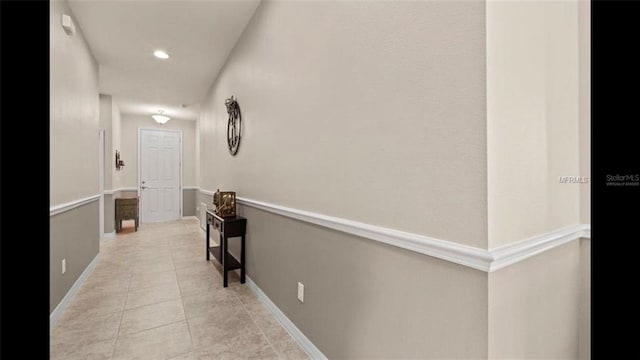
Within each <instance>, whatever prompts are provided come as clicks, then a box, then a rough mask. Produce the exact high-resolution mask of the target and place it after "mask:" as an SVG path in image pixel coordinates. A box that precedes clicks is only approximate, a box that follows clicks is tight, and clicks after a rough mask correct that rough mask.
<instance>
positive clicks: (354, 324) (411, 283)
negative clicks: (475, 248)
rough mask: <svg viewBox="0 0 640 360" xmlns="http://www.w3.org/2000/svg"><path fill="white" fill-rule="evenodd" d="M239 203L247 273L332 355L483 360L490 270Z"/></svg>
mask: <svg viewBox="0 0 640 360" xmlns="http://www.w3.org/2000/svg"><path fill="white" fill-rule="evenodd" d="M200 201H202V202H205V203H207V204H211V201H212V200H211V197H210V196H206V195H201V196H200ZM200 201H199V202H200ZM238 212H239V213H240V214H242V215H243V216H245V217H246V218H247V219H249V220H248V222H247V240H246V241H247V243H246V246H247V253H246V256H247V273H248V275H249V276H250V277H251V279H252V280H254V281H255V282H256V283H257V284H258V285H259V286H260V288H261V289H262V290H263V291H264V292H265V293H266V295H267V296H268V297H269V298H270V299H271V300H272V301H273V302H274V303H276V305H277V306H278V307H279V308H280V309H281V310H282V311H283V312H284V313H285V314H286V315H287V317H288V318H289V319H290V320H292V321H293V322H294V323H295V324H296V326H297V327H298V328H299V329H300V330H301V331H302V332H303V333H304V334H305V335H306V336H307V337H308V338H309V339H310V340H311V341H312V342H313V343H314V344H315V345H316V347H318V349H320V351H322V352H323V353H324V354H325V355H326V356H327V357H328V358H329V359H373V358H377V359H400V358H406V359H486V356H487V326H488V325H487V274H486V273H484V272H481V271H477V270H473V269H470V268H467V267H464V266H460V265H456V264H453V263H450V262H447V261H444V260H440V259H436V258H432V257H429V256H424V255H421V254H417V253H415V252H411V251H407V250H404V249H399V248H396V247H392V246H388V245H385V244H381V243H378V242H374V241H370V240H367V239H363V238H360V237H357V236H353V235H348V234H345V233H340V232H336V231H334V230H330V229H326V228H322V227H318V226H315V225H312V224H308V223H304V222H300V221H297V220H292V219H288V218H284V217H282V216H279V215H274V214H270V213H267V212H264V211H261V210H257V209H253V208H250V207H246V206H239V207H238ZM229 242H230V245H231V246H233V245H236V244H237V241H236V240H233V239H232V240H230V241H229ZM298 281H300V282H302V283H303V284H304V286H305V302H304V303H300V302H298V300H297V298H296V295H297V293H296V289H297V283H298Z"/></svg>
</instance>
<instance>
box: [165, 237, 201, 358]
mask: <svg viewBox="0 0 640 360" xmlns="http://www.w3.org/2000/svg"><path fill="white" fill-rule="evenodd" d="M169 251H170V253H171V262H172V263H173V271H174V273H175V274H176V283H177V284H178V292H179V294H180V303H182V312H183V313H184V320H185V321H186V322H187V331H188V332H189V340H190V341H191V351H192V352H193V353H194V355H195V353H196V347H195V346H194V345H193V335H192V334H191V324H190V323H189V317H188V316H187V310H186V309H185V306H184V299H183V297H182V288H181V287H180V279H178V269H176V260H175V258H174V257H173V249H170V250H169ZM185 354H187V353H185ZM182 355H184V354H182ZM178 356H180V355H178Z"/></svg>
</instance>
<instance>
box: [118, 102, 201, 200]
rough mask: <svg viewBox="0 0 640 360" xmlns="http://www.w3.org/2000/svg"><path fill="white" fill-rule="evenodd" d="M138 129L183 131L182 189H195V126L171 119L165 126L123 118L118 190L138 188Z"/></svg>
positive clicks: (148, 119)
mask: <svg viewBox="0 0 640 360" xmlns="http://www.w3.org/2000/svg"><path fill="white" fill-rule="evenodd" d="M138 128H154V129H172V130H182V157H183V169H182V171H183V175H182V176H183V178H182V179H183V183H182V185H183V186H195V184H196V171H195V153H196V141H195V138H196V136H195V134H196V122H195V121H193V120H178V119H171V120H169V122H168V123H166V124H165V125H160V124H158V123H156V122H155V121H154V120H153V119H152V118H151V116H142V115H131V114H122V117H121V121H120V129H121V131H120V142H121V145H120V147H121V150H120V157H121V158H122V160H123V161H124V163H125V167H124V168H123V169H122V170H120V171H119V176H120V179H121V180H120V186H121V187H137V186H138Z"/></svg>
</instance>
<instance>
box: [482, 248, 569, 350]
mask: <svg viewBox="0 0 640 360" xmlns="http://www.w3.org/2000/svg"><path fill="white" fill-rule="evenodd" d="M580 257H581V256H580V242H579V241H573V242H570V243H568V244H565V245H562V246H560V247H558V248H555V249H553V250H550V251H547V252H545V253H543V254H541V255H538V256H534V257H531V258H529V259H527V260H524V261H522V262H519V263H516V264H514V265H511V266H508V267H506V268H504V269H501V270H498V271H497V272H494V273H490V274H489V358H490V359H577V358H578V334H579V332H580V331H579V321H580V320H579V318H580V312H581V310H580V305H579V304H580V291H581V290H580V282H581V275H580V270H581V269H580V268H581V265H580Z"/></svg>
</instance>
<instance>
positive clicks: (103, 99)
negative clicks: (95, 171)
mask: <svg viewBox="0 0 640 360" xmlns="http://www.w3.org/2000/svg"><path fill="white" fill-rule="evenodd" d="M112 116H113V99H112V97H111V95H104V94H100V129H104V189H105V190H110V189H113V180H112V176H111V173H112V172H114V171H115V165H114V164H115V155H114V154H115V150H113V145H112V143H113V126H112V124H113V121H112ZM112 153H114V154H112ZM105 228H106V223H105ZM105 231H106V230H105Z"/></svg>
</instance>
